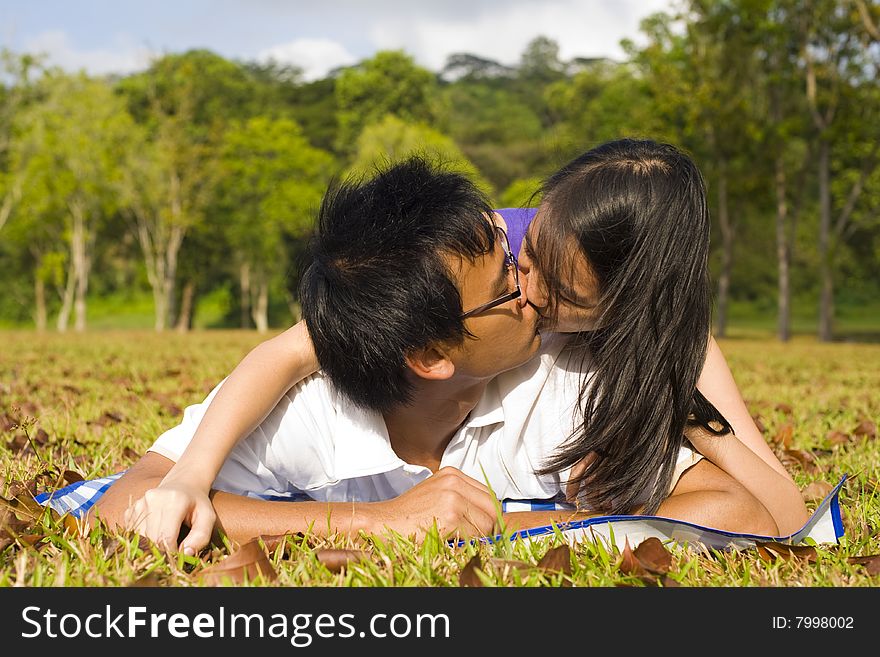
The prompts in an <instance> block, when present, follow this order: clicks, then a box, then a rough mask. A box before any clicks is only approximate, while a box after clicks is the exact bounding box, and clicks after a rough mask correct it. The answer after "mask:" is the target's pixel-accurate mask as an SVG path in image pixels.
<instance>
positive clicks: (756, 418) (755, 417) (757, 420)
mask: <svg viewBox="0 0 880 657" xmlns="http://www.w3.org/2000/svg"><path fill="white" fill-rule="evenodd" d="M752 420H754V422H755V426H756V427H758V431H760V432H761V433H767V427H766V426H765V425H764V423H763V422H762V421H761V416H760V415H753V416H752Z"/></svg>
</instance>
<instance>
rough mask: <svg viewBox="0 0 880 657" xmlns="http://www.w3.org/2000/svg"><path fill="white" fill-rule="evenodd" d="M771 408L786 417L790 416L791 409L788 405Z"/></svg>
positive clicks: (777, 405)
mask: <svg viewBox="0 0 880 657" xmlns="http://www.w3.org/2000/svg"><path fill="white" fill-rule="evenodd" d="M773 408H775V409H776V410H777V411H780V412H781V413H785V414H786V415H791V414H792V408H791V406H789V405H788V404H782V403H780V404H776V406H774V407H773Z"/></svg>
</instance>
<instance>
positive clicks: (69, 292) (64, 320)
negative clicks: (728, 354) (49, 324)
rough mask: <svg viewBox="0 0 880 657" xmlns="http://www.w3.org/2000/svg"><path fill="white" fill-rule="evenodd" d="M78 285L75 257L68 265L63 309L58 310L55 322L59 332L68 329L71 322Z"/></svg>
mask: <svg viewBox="0 0 880 657" xmlns="http://www.w3.org/2000/svg"><path fill="white" fill-rule="evenodd" d="M75 285H76V274H75V273H74V271H73V257H72V256H71V258H70V263H68V265H67V282H66V283H65V286H64V292H63V294H62V295H61V310H59V311H58V318H57V320H56V323H55V327H56V328H57V330H58V332H59V333H64V332H65V331H67V325H68V324H69V323H70V311H71V310H72V309H73V292H74V286H75Z"/></svg>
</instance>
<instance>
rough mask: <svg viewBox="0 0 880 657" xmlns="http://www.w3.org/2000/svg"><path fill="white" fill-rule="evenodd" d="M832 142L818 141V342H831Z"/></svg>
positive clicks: (832, 305) (832, 307)
mask: <svg viewBox="0 0 880 657" xmlns="http://www.w3.org/2000/svg"><path fill="white" fill-rule="evenodd" d="M831 265H832V263H831V143H830V142H829V141H828V140H827V139H825V138H820V141H819V284H820V290H819V340H820V341H821V342H830V341H831V340H832V337H833V334H834V331H833V320H834V281H833V272H832V267H831Z"/></svg>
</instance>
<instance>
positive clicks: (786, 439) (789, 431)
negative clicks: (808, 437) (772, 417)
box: [773, 422, 794, 448]
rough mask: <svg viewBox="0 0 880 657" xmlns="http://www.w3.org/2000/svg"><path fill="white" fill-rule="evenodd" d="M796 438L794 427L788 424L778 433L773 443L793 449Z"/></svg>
mask: <svg viewBox="0 0 880 657" xmlns="http://www.w3.org/2000/svg"><path fill="white" fill-rule="evenodd" d="M793 437H794V425H793V424H792V423H791V422H786V423H785V424H783V425H782V426H781V427H779V429H778V430H777V431H776V435H775V436H774V437H773V442H774V443H776V444H778V445H781V446H782V447H786V448H788V447H791V441H792V438H793Z"/></svg>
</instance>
